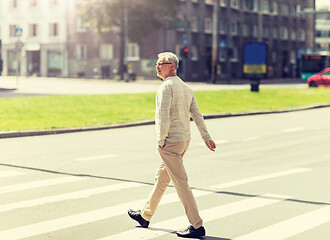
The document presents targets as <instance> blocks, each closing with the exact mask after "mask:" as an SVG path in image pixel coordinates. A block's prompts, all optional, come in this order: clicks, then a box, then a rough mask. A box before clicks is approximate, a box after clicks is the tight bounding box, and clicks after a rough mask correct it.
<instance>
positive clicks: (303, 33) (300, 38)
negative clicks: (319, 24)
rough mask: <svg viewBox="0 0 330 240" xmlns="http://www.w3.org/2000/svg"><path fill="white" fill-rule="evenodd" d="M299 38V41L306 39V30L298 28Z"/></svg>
mask: <svg viewBox="0 0 330 240" xmlns="http://www.w3.org/2000/svg"><path fill="white" fill-rule="evenodd" d="M299 40H300V41H305V40H306V32H305V30H303V29H300V30H299Z"/></svg>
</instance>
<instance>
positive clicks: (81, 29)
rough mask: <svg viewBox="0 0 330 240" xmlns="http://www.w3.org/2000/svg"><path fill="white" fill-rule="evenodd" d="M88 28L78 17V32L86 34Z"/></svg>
mask: <svg viewBox="0 0 330 240" xmlns="http://www.w3.org/2000/svg"><path fill="white" fill-rule="evenodd" d="M86 31H87V26H86V24H85V22H84V21H83V20H82V18H81V17H77V32H86Z"/></svg>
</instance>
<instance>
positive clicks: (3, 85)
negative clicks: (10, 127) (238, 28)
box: [0, 76, 307, 97]
mask: <svg viewBox="0 0 330 240" xmlns="http://www.w3.org/2000/svg"><path fill="white" fill-rule="evenodd" d="M231 82H232V84H224V83H219V84H209V83H196V82H188V85H189V86H191V88H192V89H193V90H194V91H196V90H199V91H206V90H223V89H249V88H250V84H249V82H248V81H247V80H232V81H231ZM161 83H162V81H161V80H157V79H155V80H137V81H134V82H124V81H116V80H103V79H78V78H41V77H40V78H39V77H18V78H16V77H6V76H5V77H4V76H3V77H0V97H15V96H36V95H72V94H116V93H146V92H157V90H158V88H159V86H160V84H161ZM270 87H271V88H306V87H307V86H306V84H303V83H302V82H301V81H299V80H298V79H272V80H264V81H261V85H260V88H261V89H262V88H270ZM1 90H2V91H1Z"/></svg>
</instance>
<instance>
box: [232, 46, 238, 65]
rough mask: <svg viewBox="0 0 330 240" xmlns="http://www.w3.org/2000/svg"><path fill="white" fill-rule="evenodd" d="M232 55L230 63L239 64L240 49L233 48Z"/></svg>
mask: <svg viewBox="0 0 330 240" xmlns="http://www.w3.org/2000/svg"><path fill="white" fill-rule="evenodd" d="M232 51H233V52H232V55H231V58H230V61H232V62H237V61H238V48H237V47H233V48H232Z"/></svg>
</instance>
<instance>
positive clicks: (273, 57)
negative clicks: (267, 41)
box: [272, 51, 277, 62]
mask: <svg viewBox="0 0 330 240" xmlns="http://www.w3.org/2000/svg"><path fill="white" fill-rule="evenodd" d="M276 61H277V53H276V51H273V52H272V62H276Z"/></svg>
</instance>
